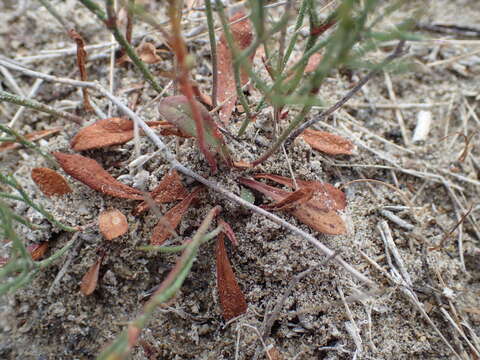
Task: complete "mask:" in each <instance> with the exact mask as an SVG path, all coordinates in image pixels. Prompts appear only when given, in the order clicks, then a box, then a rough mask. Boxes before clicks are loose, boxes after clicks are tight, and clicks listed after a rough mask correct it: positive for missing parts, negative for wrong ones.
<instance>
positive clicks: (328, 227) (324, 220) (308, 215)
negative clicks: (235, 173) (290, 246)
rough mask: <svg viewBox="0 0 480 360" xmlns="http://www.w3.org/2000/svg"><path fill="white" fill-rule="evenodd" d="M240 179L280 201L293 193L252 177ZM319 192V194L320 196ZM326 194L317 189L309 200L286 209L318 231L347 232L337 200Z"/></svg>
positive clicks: (329, 232)
mask: <svg viewBox="0 0 480 360" xmlns="http://www.w3.org/2000/svg"><path fill="white" fill-rule="evenodd" d="M239 181H240V183H241V184H243V185H245V186H248V187H250V188H252V189H254V190H257V191H259V192H261V193H262V194H264V195H266V196H268V197H270V198H272V199H273V200H275V201H278V202H281V201H283V200H284V199H286V198H287V197H288V196H289V195H290V194H292V193H291V192H290V191H286V190H282V189H278V188H275V187H273V186H269V185H266V184H264V183H261V182H258V181H255V180H251V179H246V178H241V179H240V180H239ZM319 193H320V194H319ZM317 194H319V196H318V197H317ZM326 194H328V193H324V192H323V191H316V192H315V194H314V195H313V197H312V198H311V199H310V200H308V201H307V202H305V203H303V204H299V205H297V206H295V207H294V208H291V209H287V210H285V211H287V212H289V213H290V214H292V215H293V216H294V217H296V218H297V219H298V220H299V221H301V222H303V223H304V224H306V225H308V226H310V227H311V228H312V229H314V230H316V231H318V232H321V233H324V234H329V235H340V234H345V233H346V231H347V229H346V226H345V222H344V221H343V219H342V217H341V216H340V215H338V214H337V212H336V210H335V209H334V206H336V205H335V201H334V200H333V199H329V198H328V195H326ZM325 196H327V199H328V200H329V201H325Z"/></svg>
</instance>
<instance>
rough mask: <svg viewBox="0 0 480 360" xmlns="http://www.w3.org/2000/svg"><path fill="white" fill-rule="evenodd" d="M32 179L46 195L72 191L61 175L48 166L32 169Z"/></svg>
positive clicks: (63, 193)
mask: <svg viewBox="0 0 480 360" xmlns="http://www.w3.org/2000/svg"><path fill="white" fill-rule="evenodd" d="M31 176H32V180H33V181H34V182H35V184H37V186H38V187H39V188H40V191H41V192H42V193H43V194H44V195H46V196H54V195H65V194H68V193H71V192H72V189H70V186H69V185H68V183H67V181H66V180H65V179H64V178H63V176H62V175H60V174H59V173H57V172H56V171H55V170H52V169H49V168H34V169H32V173H31Z"/></svg>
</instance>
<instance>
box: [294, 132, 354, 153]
mask: <svg viewBox="0 0 480 360" xmlns="http://www.w3.org/2000/svg"><path fill="white" fill-rule="evenodd" d="M300 136H301V137H302V138H303V139H304V140H305V141H306V142H307V143H308V145H310V146H311V147H312V148H314V149H315V150H318V151H321V152H324V153H326V154H329V155H352V154H353V149H354V145H353V143H352V142H351V141H350V140H347V139H345V138H343V137H341V136H338V135H335V134H332V133H329V132H326V131H318V130H311V129H306V130H304V131H303V133H302V134H301V135H300Z"/></svg>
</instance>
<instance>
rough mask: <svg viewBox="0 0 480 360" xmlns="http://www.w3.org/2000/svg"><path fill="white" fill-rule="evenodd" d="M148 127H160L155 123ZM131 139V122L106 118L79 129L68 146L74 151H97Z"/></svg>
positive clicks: (148, 123)
mask: <svg viewBox="0 0 480 360" xmlns="http://www.w3.org/2000/svg"><path fill="white" fill-rule="evenodd" d="M147 125H149V126H156V125H160V123H159V122H157V121H151V122H147ZM132 139H133V121H131V120H129V119H126V118H108V119H102V120H99V121H97V122H96V123H95V124H92V125H89V126H87V127H84V128H83V129H81V130H80V131H79V132H78V133H77V135H75V137H74V138H73V139H72V142H71V143H70V145H71V146H72V149H73V150H75V151H83V150H89V149H98V148H101V147H105V146H111V145H119V144H124V143H126V142H128V141H130V140H132Z"/></svg>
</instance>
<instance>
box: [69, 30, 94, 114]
mask: <svg viewBox="0 0 480 360" xmlns="http://www.w3.org/2000/svg"><path fill="white" fill-rule="evenodd" d="M68 35H69V36H70V38H71V39H72V40H74V41H75V43H76V44H77V65H78V69H79V71H80V79H81V80H82V81H87V80H88V79H87V67H86V66H85V64H86V62H87V52H86V51H85V41H84V40H83V38H82V37H81V36H80V34H79V33H77V32H76V31H75V30H74V29H70V30H69V31H68ZM82 92H83V107H84V108H85V111H93V107H92V105H91V104H90V101H89V100H88V88H86V87H83V88H82Z"/></svg>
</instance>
